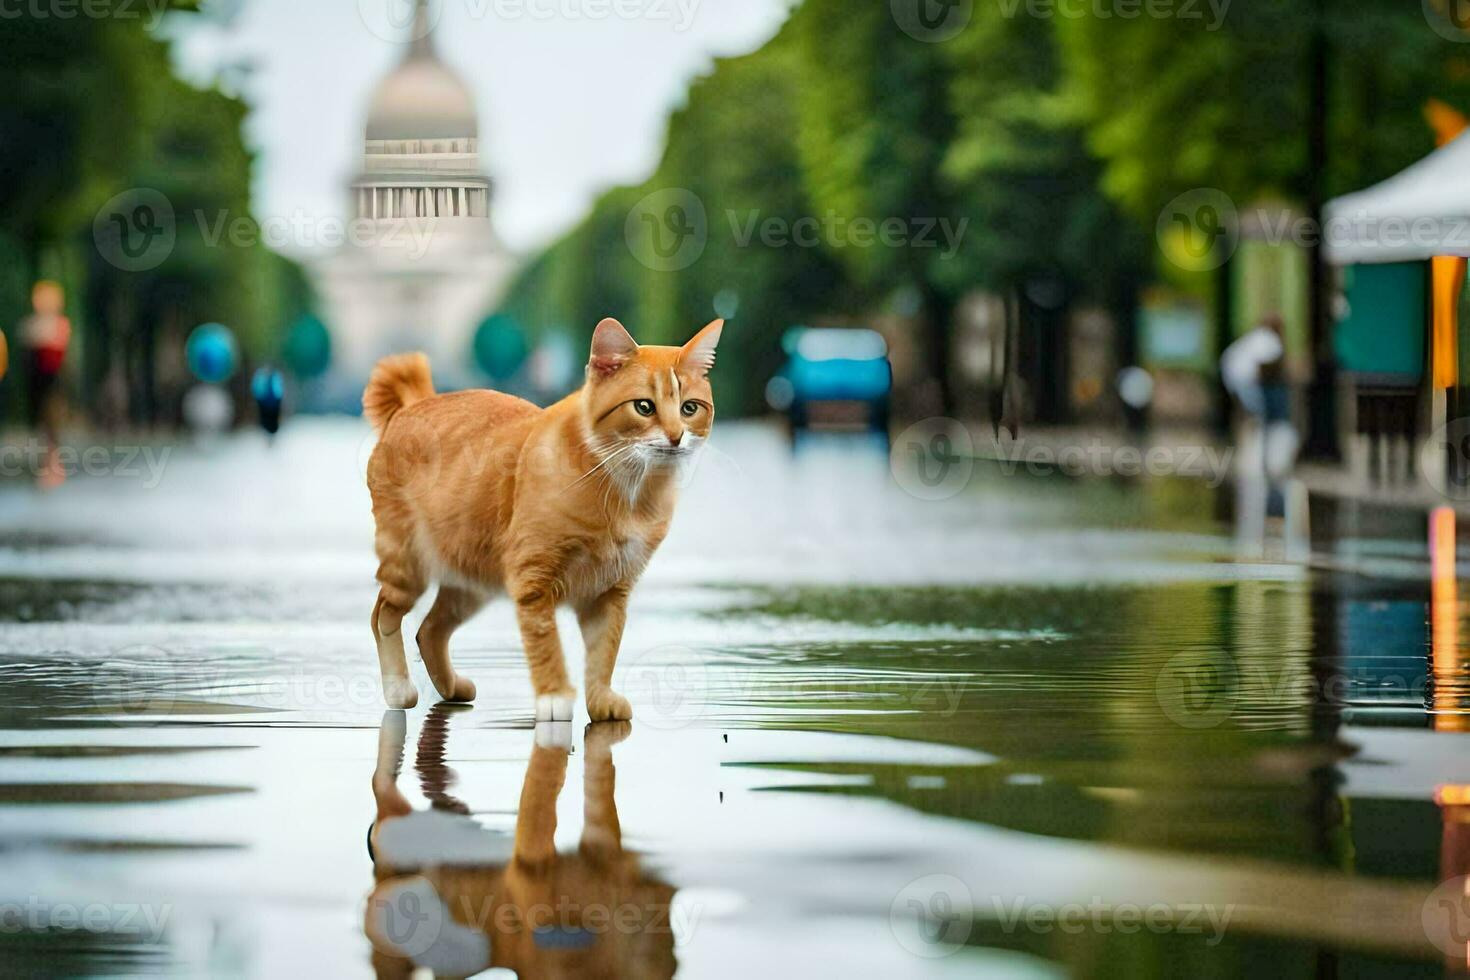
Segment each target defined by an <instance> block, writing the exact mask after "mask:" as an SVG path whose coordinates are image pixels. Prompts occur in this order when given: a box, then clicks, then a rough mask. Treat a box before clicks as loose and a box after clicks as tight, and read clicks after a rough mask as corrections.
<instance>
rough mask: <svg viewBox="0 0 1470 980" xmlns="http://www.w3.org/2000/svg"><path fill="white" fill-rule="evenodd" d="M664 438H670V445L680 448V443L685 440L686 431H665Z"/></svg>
mask: <svg viewBox="0 0 1470 980" xmlns="http://www.w3.org/2000/svg"><path fill="white" fill-rule="evenodd" d="M664 438H665V439H667V440H669V445H670V446H673V447H674V448H675V449H678V448H679V444H680V443H681V442H683V441H684V432H683V430H682V429H681V430H680V431H678V432H665V433H664Z"/></svg>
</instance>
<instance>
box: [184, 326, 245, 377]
mask: <svg viewBox="0 0 1470 980" xmlns="http://www.w3.org/2000/svg"><path fill="white" fill-rule="evenodd" d="M184 357H185V359H186V360H187V361H188V362H189V370H190V371H192V372H194V377H196V378H198V379H199V380H200V381H203V382H204V383H205V384H220V383H221V382H224V381H228V380H229V379H230V377H231V376H232V375H233V374H234V373H235V368H236V367H237V366H238V365H239V362H240V347H239V345H238V344H237V343H236V342H235V335H234V333H233V332H232V331H231V330H230V328H229V327H227V326H225V325H224V324H223V323H201V324H200V325H199V326H197V327H195V328H194V329H193V331H191V332H190V334H189V339H188V340H187V341H186V342H185V344H184Z"/></svg>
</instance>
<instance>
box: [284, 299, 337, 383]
mask: <svg viewBox="0 0 1470 980" xmlns="http://www.w3.org/2000/svg"><path fill="white" fill-rule="evenodd" d="M281 356H282V358H283V359H284V360H285V362H286V366H287V367H289V368H290V369H291V371H292V373H293V374H295V375H296V376H297V377H298V378H315V377H318V376H319V375H322V374H325V373H326V370H327V368H328V367H329V366H330V365H331V363H332V335H331V334H330V333H328V332H327V326H326V324H324V323H322V321H320V320H318V319H317V318H316V317H314V316H312V315H311V314H309V313H308V314H306V315H304V316H302V317H301V318H300V319H298V320H297V321H296V322H295V323H293V324H291V328H290V329H289V330H287V331H286V343H285V344H284V345H283V347H282V350H281Z"/></svg>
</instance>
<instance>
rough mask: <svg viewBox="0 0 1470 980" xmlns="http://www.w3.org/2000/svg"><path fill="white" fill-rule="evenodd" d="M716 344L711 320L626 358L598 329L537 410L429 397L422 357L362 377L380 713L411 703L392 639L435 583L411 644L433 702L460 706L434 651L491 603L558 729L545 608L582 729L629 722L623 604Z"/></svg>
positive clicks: (461, 696)
mask: <svg viewBox="0 0 1470 980" xmlns="http://www.w3.org/2000/svg"><path fill="white" fill-rule="evenodd" d="M723 327H724V321H723V320H716V321H714V322H713V323H711V324H709V325H708V326H706V327H705V328H704V329H703V330H701V331H699V333H697V334H695V336H694V338H693V339H692V340H690V341H689V342H688V343H687V344H685V345H684V346H683V347H640V346H638V344H637V343H635V342H634V340H633V338H632V337H631V336H629V334H628V331H627V330H625V329H623V325H622V324H620V323H618V321H616V320H613V319H607V320H603V321H602V322H601V323H599V324H598V325H597V329H596V330H595V331H594V332H593V335H592V355H591V358H590V360H589V361H588V363H587V377H586V383H585V384H584V385H583V386H582V388H581V389H580V390H578V391H576V392H574V393H573V394H571V395H568V396H567V397H566V398H564V399H562V400H561V401H559V402H557V403H556V404H555V405H552V406H551V407H550V408H546V409H540V408H537V407H536V406H534V405H532V404H531V403H530V402H527V401H523V400H522V399H519V398H514V397H512V396H510V395H505V394H502V393H500V392H497V391H462V392H456V393H454V394H448V395H435V394H434V385H433V381H432V380H431V379H430V377H429V362H428V359H427V358H426V357H424V355H422V354H399V355H396V356H394V357H388V358H385V359H383V360H382V361H381V362H379V364H378V366H377V368H376V369H374V371H373V375H372V378H371V379H370V380H369V381H368V384H367V389H366V390H365V391H364V392H363V396H362V402H363V410H364V412H365V414H366V415H367V418H368V420H369V421H370V422H371V423H372V424H373V426H374V428H376V429H377V430H378V431H379V433H380V438H379V441H378V445H377V448H376V449H374V450H373V455H372V458H371V459H370V460H369V462H368V489H369V490H371V491H372V497H373V517H374V519H375V520H376V521H377V538H376V547H377V553H378V561H379V565H378V582H379V583H380V584H381V585H382V590H381V591H380V592H379V594H378V601H377V604H376V605H375V606H374V607H373V615H372V627H373V636H374V638H375V639H376V641H377V645H378V660H379V664H380V666H381V667H382V671H383V694H384V697H385V698H386V700H387V702H388V704H389V705H390V706H393V707H405V708H406V707H412V706H413V705H414V704H415V703H417V701H418V692H417V691H416V690H415V689H414V686H413V684H412V682H410V681H409V678H408V664H407V661H406V659H405V655H404V646H403V635H402V632H401V631H400V628H401V626H402V622H403V617H404V614H405V613H407V612H408V611H409V610H410V609H411V608H413V605H414V603H415V602H417V601H418V599H419V597H420V596H422V595H423V594H424V592H425V591H426V590H427V589H428V587H429V583H430V581H431V580H437V581H438V582H439V594H438V595H437V597H436V598H435V599H434V605H433V607H432V608H431V609H430V610H429V615H428V616H427V617H426V618H425V619H424V622H423V625H422V626H421V627H420V628H419V632H418V636H417V641H418V647H419V654H420V655H421V656H422V657H423V659H424V665H425V666H426V667H427V668H428V671H429V677H430V678H431V679H432V680H433V682H434V687H435V689H436V690H438V692H439V694H440V696H441V697H443V698H445V699H446V700H450V701H470V700H473V699H474V697H475V685H474V684H473V683H471V681H470V680H469V678H467V677H464V676H462V675H460V674H457V673H456V672H455V670H454V666H453V664H452V663H451V662H450V659H449V636H450V634H451V633H453V632H454V630H455V629H456V628H458V627H459V626H460V625H461V624H462V623H464V622H465V620H467V619H469V618H470V616H472V615H474V613H475V612H476V611H477V610H478V609H479V608H480V607H481V606H482V605H484V603H485V601H486V600H487V599H488V598H489V597H490V595H492V594H494V593H496V592H504V593H506V594H507V595H509V596H510V598H511V600H512V601H514V602H515V605H516V618H517V620H518V622H519V624H520V629H521V640H522V642H523V644H524V646H525V649H526V659H527V660H528V661H529V662H530V666H531V683H532V686H533V687H534V688H535V692H536V718H537V720H541V721H551V720H555V721H563V720H570V719H571V717H572V705H573V702H574V699H575V697H576V690H575V689H574V688H573V687H572V685H571V683H570V681H569V680H568V679H567V670H566V664H565V662H564V660H563V657H562V648H561V639H560V637H559V636H558V635H557V628H556V608H557V606H558V605H562V604H567V605H570V606H572V608H574V609H575V610H576V612H577V619H578V621H579V622H580V624H581V627H582V637H583V640H584V641H585V643H586V647H587V671H586V678H585V680H586V687H587V714H588V715H589V717H590V718H591V719H592V720H593V721H604V720H613V719H627V718H631V717H632V715H633V710H632V707H631V706H630V705H629V704H628V701H627V699H626V698H624V697H623V696H622V695H620V694H618V693H617V692H615V691H614V690H613V689H612V687H611V682H612V674H613V664H614V662H615V661H616V660H617V655H618V645H619V643H620V642H621V640H622V635H623V622H624V618H625V613H626V609H627V605H628V594H629V592H630V591H631V590H632V588H633V584H634V583H635V582H636V581H637V580H638V576H639V575H640V574H641V573H642V571H643V567H644V565H645V564H646V563H647V562H648V559H649V557H650V556H651V555H652V554H653V552H654V549H656V548H657V547H658V546H659V543H660V542H662V541H663V539H664V535H665V534H666V533H667V532H668V527H669V519H670V517H671V516H672V514H673V507H674V497H675V491H676V489H677V483H678V472H679V468H680V466H681V464H683V463H686V462H687V461H688V460H690V459H691V457H692V455H693V453H694V452H695V451H696V450H697V448H698V447H699V445H700V443H702V442H703V441H704V440H705V439H706V438H707V437H708V436H709V431H710V426H711V425H712V424H713V422H714V414H715V409H714V395H713V394H712V392H711V390H710V384H709V378H708V375H709V370H710V368H711V367H713V365H714V361H715V346H716V345H717V344H718V343H719V339H720V331H721V329H722V328H723Z"/></svg>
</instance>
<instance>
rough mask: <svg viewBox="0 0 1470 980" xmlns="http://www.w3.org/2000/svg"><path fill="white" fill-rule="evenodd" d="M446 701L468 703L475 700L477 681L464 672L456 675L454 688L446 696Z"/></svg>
mask: <svg viewBox="0 0 1470 980" xmlns="http://www.w3.org/2000/svg"><path fill="white" fill-rule="evenodd" d="M444 700H446V701H454V702H457V703H461V704H468V703H469V702H470V701H473V700H475V682H474V681H472V680H470V679H469V678H468V677H466V676H465V675H463V674H455V675H454V690H452V691H450V692H449V693H448V694H446V695H445V696H444Z"/></svg>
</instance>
